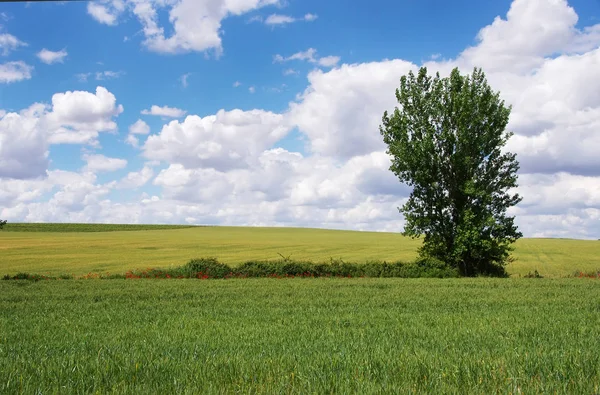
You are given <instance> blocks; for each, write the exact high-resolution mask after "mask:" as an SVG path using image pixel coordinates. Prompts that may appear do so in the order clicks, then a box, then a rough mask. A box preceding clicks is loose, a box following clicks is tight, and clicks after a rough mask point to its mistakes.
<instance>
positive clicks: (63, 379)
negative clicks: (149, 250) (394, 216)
mask: <svg viewBox="0 0 600 395" xmlns="http://www.w3.org/2000/svg"><path fill="white" fill-rule="evenodd" d="M0 309H1V310H0V333H1V334H2V335H1V336H0V393H61V394H69V393H199V392H202V393H238V392H241V393H256V392H260V393H350V392H351V393H375V392H377V393H381V392H384V393H409V392H418V393H423V392H427V393H465V392H468V393H496V392H502V393H520V392H522V393H587V394H591V393H598V391H599V388H600V387H599V386H600V369H599V367H600V354H599V353H598V352H597V346H598V345H597V339H598V338H600V318H599V317H600V287H599V286H598V283H597V280H593V279H557V280H553V279H445V280H428V279H412V280H409V279H324V278H321V279H287V280H286V279H284V280H276V279H246V280H243V279H239V280H206V281H202V280H167V281H165V280H74V281H41V282H28V281H0Z"/></svg>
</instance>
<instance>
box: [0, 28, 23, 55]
mask: <svg viewBox="0 0 600 395" xmlns="http://www.w3.org/2000/svg"><path fill="white" fill-rule="evenodd" d="M26 46H27V43H24V42H23V41H21V40H19V39H18V38H16V37H15V36H13V35H12V34H8V33H3V34H0V53H2V55H3V56H7V55H8V54H10V53H11V52H12V51H14V50H15V49H17V48H19V47H26Z"/></svg>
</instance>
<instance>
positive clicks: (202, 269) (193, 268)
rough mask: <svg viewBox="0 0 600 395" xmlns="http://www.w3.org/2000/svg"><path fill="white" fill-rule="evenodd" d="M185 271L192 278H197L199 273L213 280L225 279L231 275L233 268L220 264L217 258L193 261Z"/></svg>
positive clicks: (186, 266)
mask: <svg viewBox="0 0 600 395" xmlns="http://www.w3.org/2000/svg"><path fill="white" fill-rule="evenodd" d="M184 269H185V271H186V272H187V274H188V275H190V277H196V276H197V274H198V273H202V274H204V275H207V276H209V277H211V278H224V277H225V276H226V275H228V274H229V273H231V268H230V267H229V266H227V265H226V264H224V263H221V262H219V261H218V259H217V258H199V259H192V260H191V261H189V262H188V263H187V265H185V267H184Z"/></svg>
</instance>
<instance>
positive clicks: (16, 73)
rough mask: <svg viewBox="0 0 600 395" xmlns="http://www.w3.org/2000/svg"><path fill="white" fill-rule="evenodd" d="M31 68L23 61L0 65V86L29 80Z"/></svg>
mask: <svg viewBox="0 0 600 395" xmlns="http://www.w3.org/2000/svg"><path fill="white" fill-rule="evenodd" d="M32 71H33V66H29V65H28V64H27V63H25V62H23V61H20V60H19V61H16V62H6V63H2V64H0V84H8V83H11V82H18V81H23V80H28V79H31V72H32Z"/></svg>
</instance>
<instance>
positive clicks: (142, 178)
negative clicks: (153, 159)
mask: <svg viewBox="0 0 600 395" xmlns="http://www.w3.org/2000/svg"><path fill="white" fill-rule="evenodd" d="M153 176H154V170H152V167H150V166H144V167H143V168H142V169H141V170H140V171H132V172H129V173H127V175H126V176H125V177H123V178H122V179H121V180H120V181H119V182H118V183H117V185H116V187H117V188H120V189H135V188H140V187H143V186H144V185H146V183H147V182H148V181H150V180H151V179H152V177H153Z"/></svg>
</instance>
